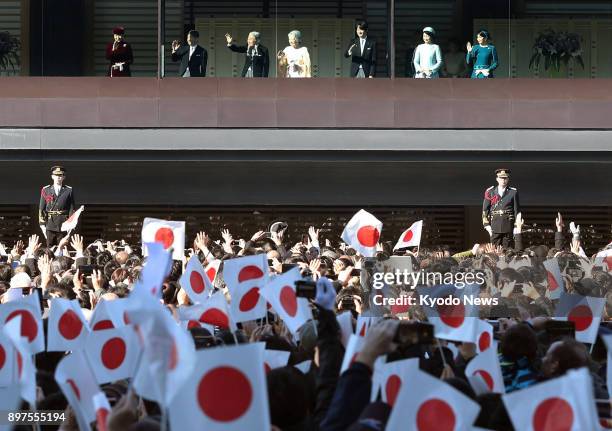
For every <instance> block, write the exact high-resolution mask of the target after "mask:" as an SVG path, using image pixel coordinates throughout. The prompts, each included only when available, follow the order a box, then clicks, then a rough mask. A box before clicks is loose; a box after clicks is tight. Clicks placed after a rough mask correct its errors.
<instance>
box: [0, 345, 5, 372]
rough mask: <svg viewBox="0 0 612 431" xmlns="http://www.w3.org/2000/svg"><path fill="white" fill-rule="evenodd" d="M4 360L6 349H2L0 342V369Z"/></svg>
mask: <svg viewBox="0 0 612 431" xmlns="http://www.w3.org/2000/svg"><path fill="white" fill-rule="evenodd" d="M5 362H6V350H4V346H3V345H2V344H0V370H1V369H2V368H4V363H5Z"/></svg>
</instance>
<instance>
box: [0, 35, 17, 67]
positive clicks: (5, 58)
mask: <svg viewBox="0 0 612 431" xmlns="http://www.w3.org/2000/svg"><path fill="white" fill-rule="evenodd" d="M20 46H21V43H20V42H19V39H18V38H17V37H15V36H12V35H11V34H10V33H9V32H8V31H0V71H2V70H7V71H8V70H9V68H11V69H12V70H13V72H14V71H15V67H16V66H19V49H20Z"/></svg>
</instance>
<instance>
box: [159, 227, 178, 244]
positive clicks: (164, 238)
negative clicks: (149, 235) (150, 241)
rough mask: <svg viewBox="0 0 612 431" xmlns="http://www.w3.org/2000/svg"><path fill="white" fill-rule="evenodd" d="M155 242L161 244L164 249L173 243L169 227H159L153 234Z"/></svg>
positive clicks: (172, 233) (172, 234) (172, 235)
mask: <svg viewBox="0 0 612 431" xmlns="http://www.w3.org/2000/svg"><path fill="white" fill-rule="evenodd" d="M155 242H161V243H162V245H163V246H164V248H165V249H166V248H169V247H170V246H171V245H172V243H173V242H174V232H172V229H170V228H169V227H160V228H159V229H157V231H156V232H155Z"/></svg>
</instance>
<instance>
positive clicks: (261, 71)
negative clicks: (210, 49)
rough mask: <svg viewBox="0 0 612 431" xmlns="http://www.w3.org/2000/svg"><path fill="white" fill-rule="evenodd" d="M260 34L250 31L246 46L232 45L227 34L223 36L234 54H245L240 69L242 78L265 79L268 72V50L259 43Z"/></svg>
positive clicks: (232, 40) (232, 41) (231, 39)
mask: <svg viewBox="0 0 612 431" xmlns="http://www.w3.org/2000/svg"><path fill="white" fill-rule="evenodd" d="M260 37H261V36H260V34H259V32H257V31H252V32H250V33H249V36H248V37H247V44H246V45H240V46H238V45H236V44H234V39H233V38H232V36H231V35H230V34H229V33H228V34H226V35H225V40H227V47H228V48H229V49H231V50H232V51H234V52H242V53H245V54H246V58H245V60H244V66H243V67H242V74H241V75H240V76H242V77H243V78H267V77H268V72H269V70H270V57H269V56H268V48H266V47H265V46H263V45H262V44H261V43H259V39H260Z"/></svg>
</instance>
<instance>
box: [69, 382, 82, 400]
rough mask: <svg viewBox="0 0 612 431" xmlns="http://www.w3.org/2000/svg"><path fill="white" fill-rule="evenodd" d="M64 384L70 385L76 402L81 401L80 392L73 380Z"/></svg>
mask: <svg viewBox="0 0 612 431" xmlns="http://www.w3.org/2000/svg"><path fill="white" fill-rule="evenodd" d="M66 383H68V385H70V387H71V388H72V392H74V395H76V397H77V400H79V401H81V391H79V387H78V386H77V385H76V383H75V382H74V380H72V379H68V380H66Z"/></svg>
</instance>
